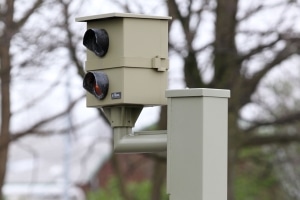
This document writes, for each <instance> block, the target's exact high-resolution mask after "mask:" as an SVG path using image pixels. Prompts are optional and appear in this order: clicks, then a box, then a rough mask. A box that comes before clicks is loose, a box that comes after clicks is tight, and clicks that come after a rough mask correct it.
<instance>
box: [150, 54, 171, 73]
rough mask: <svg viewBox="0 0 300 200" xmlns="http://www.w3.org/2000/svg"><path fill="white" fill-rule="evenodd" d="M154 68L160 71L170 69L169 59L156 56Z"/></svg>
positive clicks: (153, 59) (153, 60)
mask: <svg viewBox="0 0 300 200" xmlns="http://www.w3.org/2000/svg"><path fill="white" fill-rule="evenodd" d="M152 68H154V69H157V71H159V72H164V71H167V70H168V69H169V59H167V58H161V57H159V56H156V57H155V58H152Z"/></svg>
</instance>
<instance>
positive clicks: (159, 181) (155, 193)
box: [151, 106, 168, 200]
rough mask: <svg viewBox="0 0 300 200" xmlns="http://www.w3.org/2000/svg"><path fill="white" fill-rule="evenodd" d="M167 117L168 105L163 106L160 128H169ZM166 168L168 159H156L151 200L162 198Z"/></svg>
mask: <svg viewBox="0 0 300 200" xmlns="http://www.w3.org/2000/svg"><path fill="white" fill-rule="evenodd" d="M167 119H168V118H167V106H162V107H161V109H160V117H159V122H158V129H159V130H167ZM166 170H167V169H166V160H164V159H158V158H156V159H154V167H153V175H152V190H151V200H160V199H161V193H162V188H163V186H164V183H165V180H166Z"/></svg>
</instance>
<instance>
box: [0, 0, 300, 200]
mask: <svg viewBox="0 0 300 200" xmlns="http://www.w3.org/2000/svg"><path fill="white" fill-rule="evenodd" d="M16 2H19V5H22V2H23V1H21V0H19V1H17V0H6V1H5V2H4V4H3V5H1V13H0V20H1V24H0V28H1V35H0V43H1V45H0V56H1V71H0V79H1V134H0V187H1V186H2V185H3V181H4V176H5V170H6V161H7V152H8V146H9V142H10V141H12V140H13V139H17V138H18V137H20V136H23V135H26V134H28V133H38V132H39V130H38V129H39V128H40V127H41V126H42V125H44V124H46V123H47V122H49V120H52V119H55V118H56V117H59V116H61V115H63V114H64V113H66V112H68V111H69V110H70V109H71V108H72V106H74V104H75V103H76V101H74V103H73V104H71V105H69V106H68V107H67V109H65V110H64V111H62V112H60V113H58V114H55V115H53V116H51V117H49V118H46V119H44V120H41V121H39V122H37V123H36V124H33V125H32V126H31V127H29V128H28V129H26V130H23V131H21V132H20V133H19V134H12V133H11V131H10V126H9V125H10V119H11V115H12V112H11V105H10V102H11V99H10V96H11V91H10V83H11V78H12V77H11V73H12V69H13V66H14V65H12V57H15V56H18V55H17V54H16V52H15V51H14V49H12V48H11V47H12V46H11V45H12V42H13V41H16V40H17V39H18V38H22V41H26V42H27V43H34V44H35V45H37V48H34V49H33V50H32V52H31V53H32V54H33V55H35V56H34V57H32V59H30V58H29V59H26V60H25V61H24V62H21V63H19V66H23V67H24V66H30V65H32V63H34V62H36V63H34V66H39V65H41V63H42V62H44V60H43V59H44V58H45V57H47V56H44V57H42V58H43V59H41V57H39V56H43V55H49V54H47V52H53V51H54V49H57V48H60V47H63V48H64V49H67V52H68V55H69V56H68V57H67V58H65V59H66V60H67V62H66V63H67V64H66V65H70V66H74V67H76V68H77V71H78V73H79V74H80V75H81V76H83V74H84V71H83V68H82V65H81V61H80V60H81V59H80V56H79V53H78V52H82V49H80V48H79V45H80V44H81V43H80V42H78V41H80V37H82V36H79V35H78V30H74V29H73V27H72V26H71V21H74V13H75V12H73V11H74V9H71V7H72V5H73V7H74V4H72V1H64V0H57V1H55V0H35V1H34V2H33V3H32V2H31V4H28V5H27V4H26V5H27V6H24V8H23V12H21V14H20V12H19V13H18V15H17V12H16V11H17V9H15V8H16ZM74 2H75V1H74ZM76 2H77V4H76V5H77V6H76V8H77V9H79V8H80V7H81V6H80V5H81V3H80V2H82V1H76ZM78 2H79V3H78ZM112 2H114V3H115V4H116V5H119V6H120V7H121V8H122V9H123V10H124V11H126V12H135V13H136V12H141V13H142V12H143V13H148V14H151V13H153V12H155V9H158V8H162V7H163V8H165V9H166V12H167V14H168V15H170V16H172V18H173V20H172V21H171V22H170V25H169V27H170V42H169V47H170V58H171V59H172V58H177V59H178V58H179V59H180V60H181V61H182V63H183V64H182V65H183V77H184V80H183V81H182V82H184V83H185V85H186V87H189V88H193V87H208V88H225V89H230V90H231V98H230V101H229V157H228V163H229V177H228V178H229V179H228V181H229V191H228V199H229V200H234V199H236V198H235V197H236V191H235V188H234V185H235V184H234V183H235V181H236V180H237V178H236V176H237V173H238V170H237V168H236V167H237V166H238V163H239V160H240V154H241V152H242V151H243V150H244V149H245V148H249V147H261V146H266V145H268V146H273V145H275V148H276V147H277V145H278V144H280V145H282V144H284V145H287V144H290V143H292V142H299V141H300V135H299V131H298V130H299V129H293V130H292V131H291V129H278V127H282V126H284V125H285V126H287V125H289V126H291V127H294V128H295V127H296V126H294V125H295V123H296V122H298V121H299V116H300V110H299V109H298V107H297V104H295V103H294V102H295V101H294V100H297V98H298V99H299V96H297V95H296V92H298V94H299V91H298V90H297V87H296V86H295V85H297V84H295V85H293V89H294V91H293V92H291V93H289V94H288V95H289V96H284V97H283V98H282V96H280V93H279V92H282V91H276V90H274V88H271V90H270V89H268V88H266V87H264V86H265V85H266V83H267V82H270V81H271V80H273V82H274V79H278V77H279V76H280V75H282V72H280V71H279V70H280V69H281V68H284V67H286V66H291V67H290V68H289V70H288V71H291V70H294V71H295V72H297V73H294V74H293V75H295V76H297V78H298V79H296V81H297V80H299V76H300V73H299V70H298V68H299V67H298V66H299V52H300V51H299V48H300V38H299V37H298V35H299V29H298V28H297V27H296V22H297V21H298V20H299V17H300V16H299V15H300V14H299V13H300V12H299V9H300V5H299V3H298V2H297V1H285V0H281V1H280V0H278V1H272V0H268V1H251V2H250V1H247V0H240V1H237V0H214V1H208V0H201V1H199V0H177V1H175V0H168V1H156V2H155V3H157V5H155V6H154V7H153V8H154V10H153V9H150V8H149V7H147V6H148V5H146V4H145V2H142V1H141V2H138V1H131V2H129V1H121V0H114V1H112ZM23 3H24V2H23ZM55 6H58V7H55ZM54 8H59V9H58V10H59V16H60V17H59V18H58V17H57V16H56V17H55V20H54V21H53V20H51V19H53V15H54V14H53V13H51V14H50V13H49V12H48V13H47V11H49V10H51V11H52V12H53V11H54V10H55V9H54ZM38 11H39V12H38ZM274 13H276V14H274ZM34 14H38V16H48V20H49V21H48V23H49V24H46V25H45V26H39V27H36V26H33V25H32V23H31V27H30V28H27V29H26V27H25V25H26V24H28V21H29V19H30V18H31V17H32V16H33V15H34ZM49 16H50V17H49ZM49 26H51V27H52V29H51V30H50V29H49ZM36 29H39V30H38V31H37V30H36ZM52 31H53V32H52ZM21 33H22V34H21ZM43 35H46V36H48V38H47V39H46V40H43V41H47V42H45V43H37V42H36V38H39V37H42V36H43ZM58 35H59V37H57V36H58ZM17 36H18V37H17ZM27 43H26V44H27ZM44 45H45V46H44ZM23 48H24V49H25V48H27V47H23ZM41 51H43V52H42V53H41ZM38 55H39V56H38ZM33 58H34V59H33ZM39 60H40V61H39ZM52 61H53V58H52ZM48 63H49V62H48ZM41 66H42V65H41ZM295 66H296V67H295ZM171 67H172V66H171ZM291 68H292V69H291ZM297 70H298V71H297ZM270 74H271V75H272V76H271V75H270ZM270 77H273V78H270ZM289 78H290V76H289V75H286V74H284V75H283V76H282V79H283V80H284V81H285V82H288V81H289ZM275 82H276V80H275ZM272 91H273V92H272ZM282 99H284V100H288V101H287V102H285V101H284V100H282ZM279 103H287V104H289V105H287V106H286V107H287V108H289V109H285V110H284V112H282V110H281V112H277V111H276V108H278V106H279V105H281V104H279ZM249 112H251V113H250V116H249V114H248V113H249ZM99 113H100V115H102V112H101V110H100V111H99ZM158 126H159V129H166V108H165V107H163V109H162V110H161V118H160V121H159V124H158ZM266 127H267V128H266ZM268 127H272V128H268ZM278 130H280V131H279V132H278ZM267 153H268V152H267ZM269 153H270V152H269ZM114 158H115V157H114V156H112V159H111V160H112V161H113V162H116V160H115V159H114ZM152 158H154V160H155V161H156V165H155V167H154V170H155V172H154V173H153V180H154V181H153V183H155V184H154V186H153V187H152V194H151V196H152V197H151V198H152V199H153V200H159V196H160V194H161V188H162V186H163V181H161V177H162V176H163V175H164V174H165V172H164V171H165V164H164V162H162V161H161V160H162V159H161V158H158V157H152ZM280 158H281V159H282V158H284V156H281V157H280ZM274 163H276V162H274ZM114 166H116V167H115V170H116V171H118V167H117V166H118V163H115V164H114ZM281 167H283V166H281ZM120 177H121V176H120ZM121 178H122V177H121ZM285 180H286V179H285ZM119 183H120V184H119V186H120V188H121V190H120V191H121V192H122V193H123V196H125V197H126V196H127V197H126V199H130V197H129V196H128V191H126V189H124V188H125V187H124V181H123V180H119ZM0 195H1V194H0Z"/></svg>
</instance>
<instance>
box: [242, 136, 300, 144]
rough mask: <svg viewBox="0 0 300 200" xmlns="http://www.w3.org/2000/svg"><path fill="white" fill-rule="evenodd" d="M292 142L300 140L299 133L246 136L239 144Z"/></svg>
mask: <svg viewBox="0 0 300 200" xmlns="http://www.w3.org/2000/svg"><path fill="white" fill-rule="evenodd" d="M293 142H300V134H297V135H288V134H280V135H267V136H252V137H249V138H247V140H245V141H244V142H243V143H242V145H241V146H243V147H255V146H262V145H271V144H290V143H293Z"/></svg>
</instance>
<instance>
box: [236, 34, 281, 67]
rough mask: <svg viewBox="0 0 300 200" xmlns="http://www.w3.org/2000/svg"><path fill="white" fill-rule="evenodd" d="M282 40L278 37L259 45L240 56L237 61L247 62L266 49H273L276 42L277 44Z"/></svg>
mask: <svg viewBox="0 0 300 200" xmlns="http://www.w3.org/2000/svg"><path fill="white" fill-rule="evenodd" d="M281 39H282V38H281V37H280V36H278V37H277V38H276V39H275V40H273V41H271V42H269V43H267V44H260V45H258V46H257V47H255V48H253V49H251V50H250V51H249V52H248V53H247V54H245V55H242V56H240V58H239V60H240V62H243V61H244V60H248V59H249V58H250V57H251V56H254V55H257V54H259V53H261V52H262V51H263V50H265V49H267V48H272V47H274V45H275V44H277V42H279V41H280V40H281Z"/></svg>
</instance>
